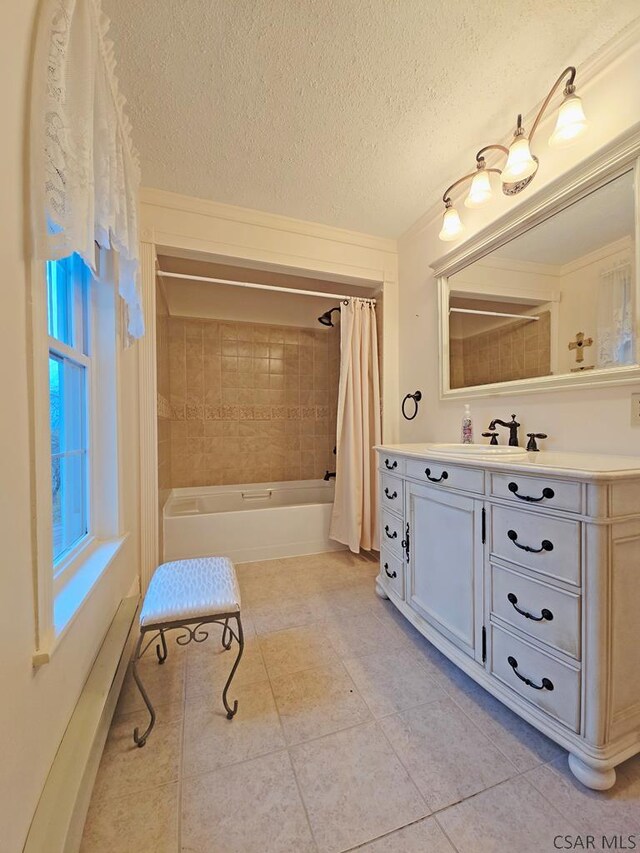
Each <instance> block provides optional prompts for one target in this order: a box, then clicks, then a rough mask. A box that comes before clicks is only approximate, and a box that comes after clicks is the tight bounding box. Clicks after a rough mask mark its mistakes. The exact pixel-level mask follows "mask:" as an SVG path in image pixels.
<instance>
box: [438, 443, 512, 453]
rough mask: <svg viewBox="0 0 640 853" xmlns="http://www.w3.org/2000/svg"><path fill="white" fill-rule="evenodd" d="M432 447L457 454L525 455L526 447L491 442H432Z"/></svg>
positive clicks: (440, 451) (442, 451) (441, 451)
mask: <svg viewBox="0 0 640 853" xmlns="http://www.w3.org/2000/svg"><path fill="white" fill-rule="evenodd" d="M430 447H431V448H432V449H433V450H436V451H437V452H438V453H451V454H452V455H455V456H524V455H525V454H526V452H527V451H526V450H525V449H524V447H510V446H509V445H491V444H432V445H430Z"/></svg>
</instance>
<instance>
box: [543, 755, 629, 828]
mask: <svg viewBox="0 0 640 853" xmlns="http://www.w3.org/2000/svg"><path fill="white" fill-rule="evenodd" d="M616 773H617V779H616V784H615V785H614V787H613V788H610V789H609V790H608V791H592V790H591V789H590V788H585V787H584V785H582V784H581V783H580V782H578V780H577V779H576V778H575V776H574V775H573V774H572V773H571V771H570V770H569V765H568V762H567V760H566V758H565V759H560V760H556V761H554V762H553V764H550V765H546V766H545V767H538V768H536V769H535V770H532V771H531V772H530V773H527V775H526V779H527V780H529V781H530V782H531V784H532V785H534V786H535V787H536V788H537V789H538V790H539V791H540V793H541V794H542V795H543V796H544V797H545V798H546V799H547V800H549V802H551V803H553V805H554V806H555V807H556V808H557V809H558V810H559V811H561V812H562V814H564V815H566V817H567V818H568V819H569V820H571V821H572V823H573V824H574V825H575V826H577V827H578V828H579V829H580V831H581V832H590V833H593V834H598V833H599V834H600V835H602V834H603V833H607V834H609V835H615V834H621V833H622V834H625V835H627V834H635V835H636V837H637V839H638V841H639V842H640V756H636V757H635V758H632V759H630V760H629V761H626V762H625V763H624V764H620V765H619V766H618V767H616Z"/></svg>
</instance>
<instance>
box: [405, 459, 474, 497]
mask: <svg viewBox="0 0 640 853" xmlns="http://www.w3.org/2000/svg"><path fill="white" fill-rule="evenodd" d="M406 470H407V477H412V478H413V479H414V480H420V482H421V483H430V484H432V485H437V486H441V487H442V488H445V489H461V490H462V491H464V492H477V493H479V494H484V471H481V470H480V469H478V468H464V467H462V466H460V465H450V464H449V463H448V462H431V461H429V460H426V459H407V468H406Z"/></svg>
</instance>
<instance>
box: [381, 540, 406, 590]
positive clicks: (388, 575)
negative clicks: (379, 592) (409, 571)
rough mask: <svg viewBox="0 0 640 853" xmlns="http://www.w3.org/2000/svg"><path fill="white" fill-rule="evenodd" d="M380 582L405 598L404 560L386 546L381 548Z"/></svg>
mask: <svg viewBox="0 0 640 853" xmlns="http://www.w3.org/2000/svg"><path fill="white" fill-rule="evenodd" d="M380 582H381V583H382V585H383V586H384V587H385V588H386V589H388V590H391V592H393V593H395V595H397V596H399V598H404V562H403V561H402V560H399V559H398V558H397V557H396V556H395V555H394V554H392V553H391V552H390V551H389V550H387V549H386V548H385V547H382V548H381V549H380Z"/></svg>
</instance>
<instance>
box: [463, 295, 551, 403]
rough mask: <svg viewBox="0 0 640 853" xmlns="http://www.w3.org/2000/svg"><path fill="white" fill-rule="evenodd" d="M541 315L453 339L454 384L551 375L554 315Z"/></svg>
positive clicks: (485, 382)
mask: <svg viewBox="0 0 640 853" xmlns="http://www.w3.org/2000/svg"><path fill="white" fill-rule="evenodd" d="M539 316H540V319H539V320H537V321H535V322H532V321H527V320H517V321H516V322H514V323H509V324H508V325H506V326H502V327H498V328H496V329H492V330H491V331H488V332H481V333H479V334H477V335H471V336H470V337H468V338H452V339H451V341H450V342H449V358H450V371H451V387H452V388H462V387H467V386H470V385H487V384H488V383H491V382H510V381H511V380H514V379H528V378H531V377H534V376H548V375H549V374H550V373H551V314H550V312H549V311H543V312H542V313H540V315H539Z"/></svg>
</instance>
